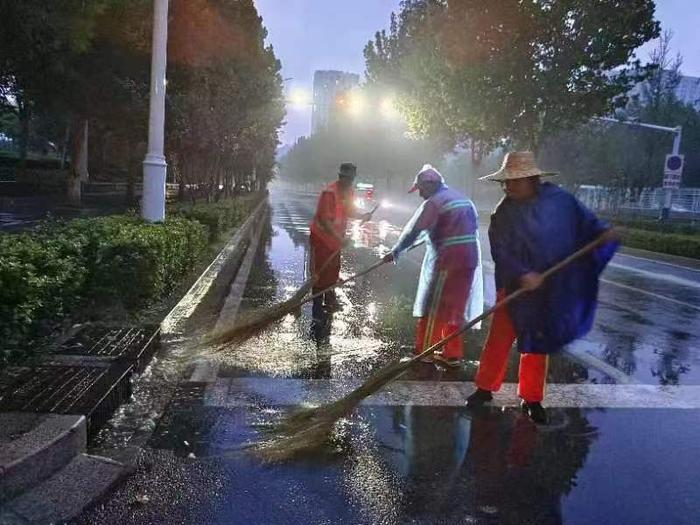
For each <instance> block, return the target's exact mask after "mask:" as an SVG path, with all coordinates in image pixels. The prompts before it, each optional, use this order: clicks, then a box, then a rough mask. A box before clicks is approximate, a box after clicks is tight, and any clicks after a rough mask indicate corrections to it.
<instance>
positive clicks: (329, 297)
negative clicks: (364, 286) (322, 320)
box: [323, 290, 342, 312]
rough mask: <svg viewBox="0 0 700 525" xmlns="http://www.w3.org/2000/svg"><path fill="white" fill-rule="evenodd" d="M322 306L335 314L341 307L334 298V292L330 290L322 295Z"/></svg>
mask: <svg viewBox="0 0 700 525" xmlns="http://www.w3.org/2000/svg"><path fill="white" fill-rule="evenodd" d="M323 305H324V306H325V307H326V310H328V311H329V312H337V311H338V310H341V309H342V306H341V305H340V303H339V302H338V298H337V297H336V296H335V292H334V291H333V290H331V291H330V292H326V293H324V294H323Z"/></svg>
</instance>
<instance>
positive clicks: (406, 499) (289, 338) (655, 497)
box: [79, 190, 700, 524]
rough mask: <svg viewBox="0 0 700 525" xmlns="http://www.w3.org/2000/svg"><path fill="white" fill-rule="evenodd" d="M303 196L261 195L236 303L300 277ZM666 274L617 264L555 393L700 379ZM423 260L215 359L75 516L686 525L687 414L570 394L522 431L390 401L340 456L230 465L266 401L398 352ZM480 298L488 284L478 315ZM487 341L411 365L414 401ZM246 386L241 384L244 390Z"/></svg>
mask: <svg viewBox="0 0 700 525" xmlns="http://www.w3.org/2000/svg"><path fill="white" fill-rule="evenodd" d="M314 199H315V197H314V196H310V195H302V194H296V195H290V194H289V193H281V192H275V191H274V190H273V192H272V195H271V203H272V207H273V217H272V220H271V223H270V228H269V231H268V232H267V236H266V238H265V239H264V242H263V246H262V247H261V250H260V253H259V254H258V258H257V260H256V264H255V265H254V268H253V272H252V274H251V277H250V280H249V285H248V287H247V289H246V292H245V297H244V300H243V304H242V308H244V309H246V308H258V307H262V306H266V305H270V304H273V303H274V302H275V301H278V300H280V299H283V298H286V297H288V296H289V295H291V293H293V291H294V290H295V289H296V288H297V287H298V286H299V284H300V283H301V282H302V281H303V280H304V278H305V275H306V274H305V272H306V264H307V242H308V221H309V217H310V215H311V213H312V212H313V207H314V204H315V202H314ZM413 204H417V202H415V203H414V202H410V201H409V199H407V200H406V208H405V209H403V210H402V209H399V210H389V211H384V210H382V211H384V215H383V216H382V215H379V213H378V214H377V217H376V219H377V220H376V221H375V222H374V223H371V224H369V225H366V226H364V227H361V228H360V227H358V226H355V227H354V228H353V230H352V235H353V239H354V240H355V246H356V247H355V249H354V250H353V251H352V252H351V253H349V254H348V256H347V257H345V258H344V259H343V267H342V275H345V276H347V275H350V274H351V273H354V272H355V271H357V269H359V268H363V267H365V266H367V265H368V264H371V262H373V261H374V260H375V258H376V257H377V256H380V255H382V254H383V253H384V252H385V250H386V249H387V248H388V247H390V246H391V245H392V243H393V241H394V240H395V238H396V235H397V234H398V232H399V227H400V225H401V223H402V221H403V220H405V218H406V216H407V214H408V213H410V209H409V206H412V205H413ZM487 254H488V250H485V259H488V256H487ZM676 262H677V261H676ZM672 264H675V262H674V263H669V262H668V261H654V260H649V259H647V255H646V254H642V255H641V257H640V254H634V255H619V256H618V257H616V259H615V260H614V262H613V264H612V265H611V267H610V268H609V269H608V270H607V271H606V274H605V276H604V284H603V286H602V290H601V306H600V310H599V314H598V318H597V322H596V326H595V329H594V330H593V331H592V333H591V334H590V335H589V336H588V337H587V338H586V340H585V341H583V342H581V343H579V344H578V345H577V347H576V348H574V349H572V350H571V352H570V353H568V354H564V355H562V356H559V357H558V358H556V359H554V360H553V362H552V366H551V367H550V381H552V382H555V383H576V384H591V385H592V386H594V385H595V384H596V383H618V382H621V380H623V381H622V382H639V383H645V384H649V385H681V387H685V388H694V387H693V386H692V385H698V384H700V366H699V365H700V350H699V348H700V347H699V346H698V337H699V336H700V322H698V317H699V316H700V271H699V270H698V269H697V268H691V267H689V268H684V267H679V266H675V265H672ZM419 265H420V254H419V253H413V254H411V255H409V256H408V257H406V258H405V259H403V260H402V261H401V262H400V264H399V265H397V266H396V267H393V266H387V267H383V268H381V269H380V270H378V271H377V272H376V273H374V274H371V275H369V276H367V277H366V278H363V279H360V280H359V281H358V282H356V283H353V284H351V285H350V284H349V285H347V286H345V287H344V288H343V289H342V290H341V292H340V294H339V298H340V300H341V302H342V303H343V304H344V309H343V311H342V312H339V313H336V314H333V315H331V316H324V315H322V314H321V313H319V312H314V311H312V309H311V307H309V306H307V307H305V308H304V309H303V310H302V312H300V313H299V314H298V315H290V316H288V317H287V318H285V319H284V320H282V321H281V322H280V323H278V324H277V325H276V326H274V327H272V328H271V329H270V330H268V331H267V332H265V333H263V334H262V335H260V336H259V337H256V338H254V339H252V340H250V341H248V342H246V343H245V344H243V345H242V346H240V347H238V348H234V349H230V350H229V351H227V352H226V353H224V354H222V355H220V356H218V357H217V359H216V363H215V364H216V366H215V371H216V373H215V374H213V375H212V377H210V378H209V379H208V381H207V382H198V383H193V382H185V383H183V384H181V385H180V387H179V389H178V392H177V395H176V396H175V398H174V400H173V402H172V403H171V405H170V407H169V408H168V410H167V411H166V413H165V415H164V416H163V418H162V419H161V421H160V423H159V425H158V427H157V429H156V432H155V433H154V435H153V437H152V439H151V441H150V443H149V446H148V447H147V448H146V451H145V454H144V457H143V460H142V461H141V464H140V466H139V469H138V471H137V472H136V474H135V475H134V476H132V477H131V478H129V479H128V480H127V482H126V483H125V484H124V485H123V486H121V487H120V488H118V489H117V490H116V491H115V493H114V494H113V495H112V496H111V497H110V498H109V499H108V500H106V501H105V502H104V503H103V504H101V505H99V506H98V507H96V508H95V509H92V510H91V511H89V512H87V513H86V514H85V515H84V516H82V517H81V519H80V520H79V521H80V522H81V523H117V522H119V523H139V524H141V523H144V524H145V523H207V524H209V523H211V524H214V523H216V524H219V523H221V524H224V523H246V524H247V523H261V524H262V523H266V524H267V523H270V524H276V523H280V524H283V523H309V524H312V523H313V524H316V523H319V524H321V523H323V524H325V523H328V524H330V523H353V524H354V523H368V524H369V523H388V524H394V523H396V524H399V523H488V524H491V523H513V524H521V523H522V524H530V523H531V524H548V523H553V524H555V523H581V524H584V523H600V524H603V523H610V524H618V523H633V524H646V523H649V524H652V523H653V524H659V523H669V524H671V523H682V524H685V523H688V524H691V523H693V524H694V523H699V522H700V503H698V502H700V439H699V438H700V413H699V412H700V411H698V410H696V409H680V408H674V407H670V408H669V407H665V408H635V407H634V403H633V406H632V407H631V408H612V409H610V408H609V409H600V408H596V406H587V405H586V402H585V400H583V401H582V402H581V403H578V404H577V406H576V407H575V408H571V407H570V408H556V407H555V408H551V409H550V414H551V418H552V422H551V424H550V425H549V426H548V427H536V426H535V425H533V424H532V423H531V422H530V421H529V420H528V419H526V418H524V417H523V416H522V415H521V414H520V413H519V411H518V410H517V409H515V408H503V409H501V408H492V409H487V410H485V411H483V412H479V413H476V414H474V413H469V412H467V411H465V410H464V409H462V408H459V407H456V406H454V405H453V404H447V403H446V401H445V400H444V399H440V398H439V397H437V396H434V397H431V396H430V395H429V394H420V395H421V396H423V397H421V398H420V399H419V394H417V393H416V394H415V397H414V398H411V397H410V396H409V401H408V402H406V403H402V404H399V405H388V406H387V405H380V404H372V403H370V404H368V405H366V406H363V407H362V408H361V409H360V410H358V411H357V414H356V415H355V416H353V418H351V420H350V421H348V422H345V424H344V425H342V427H341V430H340V432H339V437H338V440H337V442H335V443H334V445H333V446H332V447H329V448H328V449H327V450H324V451H319V452H318V453H317V454H316V455H315V456H314V457H312V458H307V459H304V460H300V461H296V462H293V463H289V464H285V465H275V466H264V465H261V464H260V463H259V462H258V461H256V460H255V459H253V458H252V457H250V456H248V455H247V454H245V453H244V452H242V451H241V450H240V449H241V447H242V446H243V445H245V444H246V443H248V442H250V441H252V440H255V439H256V438H257V437H258V434H257V428H258V427H257V424H258V423H260V422H264V421H266V420H268V419H269V418H270V417H272V416H274V415H275V414H277V413H279V411H280V409H281V408H280V406H279V403H276V402H274V401H272V400H273V399H279V398H280V396H282V397H284V396H291V395H292V394H290V392H291V393H293V395H294V397H295V399H305V398H307V397H306V396H308V393H309V391H311V390H312V388H311V387H312V385H324V384H332V385H337V384H340V385H342V384H343V383H344V382H347V383H351V384H355V383H356V382H357V381H358V380H360V379H362V378H364V377H366V376H367V375H368V374H369V373H370V372H371V371H372V370H373V369H375V368H376V367H378V366H380V365H382V364H384V363H386V362H388V361H390V360H392V359H394V358H396V357H399V356H401V355H404V354H407V353H409V352H410V349H409V348H407V345H410V344H411V342H412V325H413V321H412V319H410V305H411V300H412V296H413V293H414V288H415V285H416V280H417V276H418V271H419ZM486 268H487V273H486V275H485V279H486V281H487V282H489V281H490V279H489V271H488V268H489V265H488V264H487V265H486ZM342 275H341V276H342ZM488 290H490V292H489V291H488ZM489 295H490V296H491V297H489ZM492 296H493V290H492V288H490V287H488V286H487V301H488V300H489V299H491V300H492ZM484 335H485V334H484V331H478V332H473V333H471V334H469V336H468V338H467V343H466V348H467V357H468V360H469V361H468V362H467V363H466V364H465V367H464V369H463V370H461V371H458V372H454V371H446V370H441V369H438V368H435V367H433V366H428V365H425V366H423V367H421V368H419V369H416V370H414V371H412V372H411V373H410V375H408V376H406V377H404V378H403V379H409V380H410V379H416V380H421V381H423V382H424V383H423V384H424V385H426V387H427V389H428V391H429V390H430V385H435V384H436V383H435V382H437V381H440V382H444V381H465V380H466V381H469V380H471V379H472V377H473V374H474V371H475V366H476V364H475V362H474V361H475V360H476V359H478V350H479V349H480V346H481V343H482V341H483V337H484ZM581 352H585V353H586V354H587V355H588V356H589V357H592V359H588V358H587V359H583V360H582V359H580V354H581ZM577 354H578V355H579V358H576V355H577ZM516 357H517V356H513V359H512V360H511V366H510V369H511V370H510V371H509V380H510V381H513V380H514V378H515V377H516V375H515V372H516V370H515V369H516V366H513V365H514V362H515V358H516ZM591 363H592V365H591ZM606 366H607V368H606ZM611 369H612V370H611ZM606 370H607V373H606V372H605V371H606ZM243 378H247V379H244V381H248V382H249V383H248V384H249V385H250V388H248V387H241V386H240V385H241V384H245V383H240V380H241V379H243ZM270 378H272V379H270ZM625 378H627V379H625ZM256 381H258V382H260V384H259V385H257V387H256ZM236 385H239V386H236ZM426 396H427V397H426ZM643 405H644V404H643V403H640V407H641V406H643Z"/></svg>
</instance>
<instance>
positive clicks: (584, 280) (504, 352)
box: [467, 151, 618, 424]
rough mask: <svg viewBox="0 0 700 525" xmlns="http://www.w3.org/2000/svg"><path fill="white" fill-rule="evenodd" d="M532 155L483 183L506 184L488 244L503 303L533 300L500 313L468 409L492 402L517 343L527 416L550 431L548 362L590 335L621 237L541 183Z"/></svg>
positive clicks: (518, 157) (514, 159)
mask: <svg viewBox="0 0 700 525" xmlns="http://www.w3.org/2000/svg"><path fill="white" fill-rule="evenodd" d="M551 175H555V174H554V173H546V172H543V171H542V170H540V169H539V168H538V167H537V166H536V164H535V157H534V155H533V154H532V153H531V152H529V151H517V152H512V153H509V154H507V155H506V157H505V160H504V161H503V166H502V167H501V169H500V170H498V171H497V172H495V173H492V174H491V175H487V176H486V177H483V178H482V180H494V181H498V182H501V183H502V184H503V187H504V190H505V194H506V196H505V197H504V198H503V200H502V201H501V202H500V203H499V205H498V207H497V208H496V211H495V212H494V214H493V215H492V216H491V225H490V227H489V241H490V244H491V255H492V257H493V261H494V263H495V278H496V290H497V297H498V300H501V299H503V298H504V297H506V296H507V295H509V294H511V293H513V292H515V291H516V290H517V289H520V288H524V289H526V290H529V292H528V293H527V294H525V295H523V296H522V297H520V298H518V299H516V300H514V301H513V302H512V303H510V304H509V305H508V306H507V307H504V308H500V309H498V310H497V311H496V313H495V315H494V318H493V322H492V324H491V329H490V331H489V335H488V338H487V341H486V344H485V346H484V349H483V351H482V354H481V360H480V363H479V370H478V371H477V374H476V379H475V382H476V386H477V390H476V391H475V392H474V393H473V394H472V395H470V396H469V398H468V399H467V406H468V407H471V408H475V407H479V406H481V405H483V404H484V403H486V402H488V401H491V400H492V399H493V396H492V392H495V391H497V390H499V389H500V387H501V384H502V383H503V378H504V376H505V372H506V365H507V362H508V353H509V351H510V348H511V347H512V345H513V343H514V342H515V341H516V340H517V342H518V350H519V352H520V371H519V385H518V395H519V396H520V398H521V399H522V404H521V406H522V409H523V412H525V413H526V414H528V415H529V416H530V418H531V419H532V420H533V421H534V422H536V423H541V424H545V423H547V413H546V411H545V409H544V408H543V407H542V400H543V398H544V390H545V381H546V377H547V363H548V355H549V354H551V353H555V352H559V351H560V350H561V349H562V348H563V347H564V346H565V345H566V344H568V343H570V342H571V341H573V340H575V339H577V338H579V337H582V336H583V335H585V334H586V333H587V332H588V331H589V330H590V329H591V327H592V326H593V319H594V316H595V308H596V303H597V296H598V278H599V275H600V273H601V272H602V271H603V269H604V268H605V265H606V264H607V263H608V261H610V259H611V258H612V257H613V255H614V253H615V250H616V249H617V245H618V242H617V238H616V234H615V232H614V231H613V230H612V229H610V228H609V227H608V225H606V224H605V223H604V222H602V221H600V220H599V219H598V218H597V217H596V216H595V215H594V214H593V213H591V212H590V211H589V210H588V209H587V208H586V207H585V206H583V204H581V203H580V202H579V201H578V200H577V199H576V198H575V197H574V196H573V195H571V194H570V193H568V192H566V191H565V190H563V189H562V188H560V187H559V186H557V185H555V184H552V183H550V182H543V181H542V180H541V178H542V177H545V176H551ZM601 235H604V238H605V239H606V242H605V243H603V244H601V245H599V246H598V247H597V248H596V249H595V250H593V251H592V252H591V253H590V254H588V255H586V256H584V257H581V258H580V259H578V260H577V261H575V262H574V263H572V264H570V265H569V266H567V267H566V268H564V269H562V270H560V271H559V272H557V273H556V274H554V275H552V276H551V277H549V278H548V279H547V280H546V281H544V280H543V278H542V273H543V272H544V271H545V270H547V269H548V268H550V267H552V266H553V265H555V264H556V263H558V262H560V261H561V260H563V259H565V258H566V257H567V256H569V255H571V254H572V253H574V252H575V251H577V250H578V249H580V248H582V247H583V246H585V245H586V244H588V243H589V242H591V241H593V240H595V239H597V238H599V237H600V236H601Z"/></svg>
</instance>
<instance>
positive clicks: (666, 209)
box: [592, 117, 683, 221]
mask: <svg viewBox="0 0 700 525" xmlns="http://www.w3.org/2000/svg"><path fill="white" fill-rule="evenodd" d="M592 120H597V121H601V122H611V123H614V124H625V125H626V126H635V127H640V128H648V129H654V130H656V131H666V132H669V133H673V134H674V137H673V151H672V154H673V155H678V154H679V153H680V149H681V136H682V134H683V128H682V127H681V126H676V127H675V128H671V127H669V126H659V125H656V124H647V123H645V122H630V121H625V120H617V119H614V118H610V117H594V118H593V119H592ZM672 200H673V189H671V188H668V187H667V188H664V204H663V207H662V208H661V213H660V215H659V219H660V220H662V221H665V220H668V218H669V216H670V214H671V202H672Z"/></svg>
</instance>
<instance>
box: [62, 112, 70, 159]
mask: <svg viewBox="0 0 700 525" xmlns="http://www.w3.org/2000/svg"><path fill="white" fill-rule="evenodd" d="M69 146H70V123H68V124H66V134H65V136H64V139H63V147H62V151H61V170H64V169H66V161H67V160H68V147H69Z"/></svg>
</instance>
